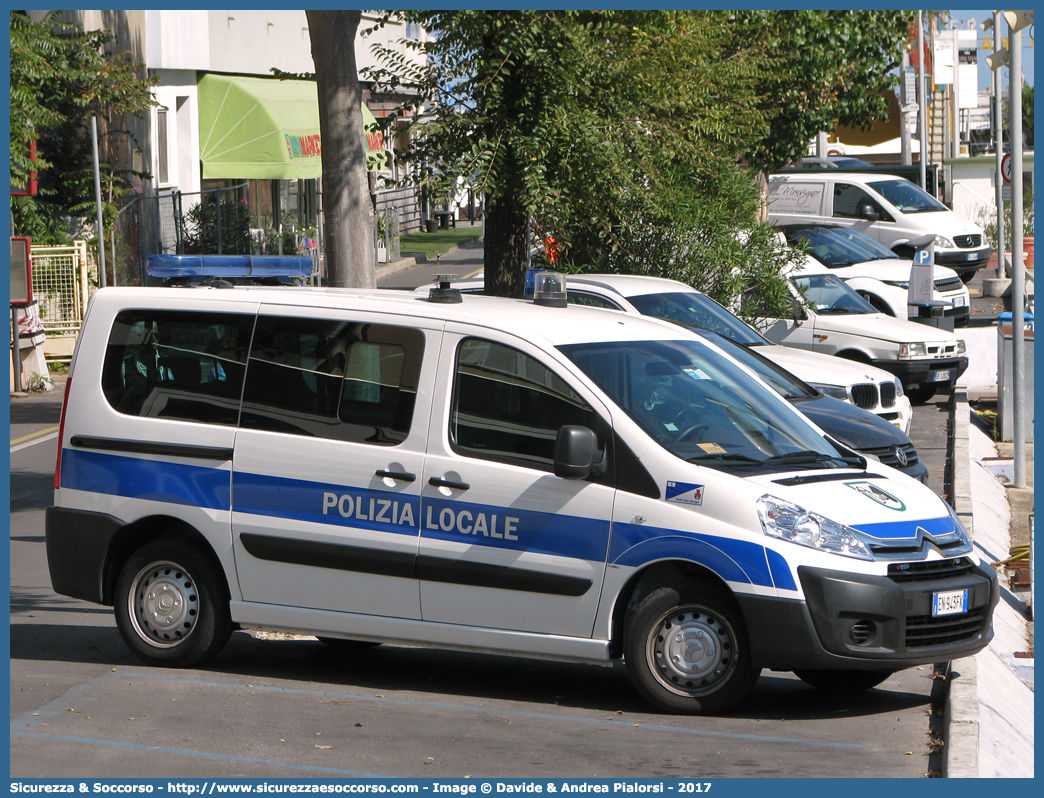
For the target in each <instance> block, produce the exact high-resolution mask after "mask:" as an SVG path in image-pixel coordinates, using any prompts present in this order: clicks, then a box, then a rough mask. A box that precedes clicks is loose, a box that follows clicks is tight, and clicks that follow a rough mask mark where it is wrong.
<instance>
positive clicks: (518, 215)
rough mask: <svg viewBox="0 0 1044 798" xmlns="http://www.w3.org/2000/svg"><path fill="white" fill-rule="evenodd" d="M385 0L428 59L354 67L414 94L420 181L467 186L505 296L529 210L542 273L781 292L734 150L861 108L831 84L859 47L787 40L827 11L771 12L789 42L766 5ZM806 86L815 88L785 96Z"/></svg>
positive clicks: (490, 280)
mask: <svg viewBox="0 0 1044 798" xmlns="http://www.w3.org/2000/svg"><path fill="white" fill-rule="evenodd" d="M402 13H403V14H404V15H405V16H406V17H407V18H408V19H411V20H414V21H417V22H419V23H421V24H422V25H423V26H424V27H425V28H426V29H427V30H428V31H429V32H430V33H431V34H432V35H433V40H432V41H430V42H427V43H426V44H424V45H417V46H418V47H422V48H423V49H425V50H426V54H427V56H428V66H427V67H426V68H419V69H418V68H414V67H411V65H410V62H409V61H408V59H406V58H404V57H403V56H402V55H401V54H400V53H397V52H395V51H394V50H392V49H388V50H384V51H383V52H380V51H379V52H378V54H379V55H380V56H382V57H383V64H384V69H382V70H375V71H373V72H371V74H370V75H369V77H370V78H371V79H375V80H376V81H377V82H378V83H380V84H384V85H387V86H389V87H391V88H393V89H398V88H402V87H405V88H408V89H411V90H413V91H415V92H417V97H418V98H419V99H420V100H424V101H427V102H429V103H430V107H427V108H425V109H424V110H425V113H424V114H423V115H421V117H420V123H421V124H419V125H418V126H417V128H415V129H414V131H413V136H414V138H413V145H412V149H411V151H410V152H409V153H408V155H407V158H408V160H409V161H411V162H412V163H413V164H414V166H415V168H416V170H417V171H416V173H415V174H417V175H419V176H420V178H421V179H422V180H423V181H425V182H426V184H427V187H428V189H429V190H430V191H431V192H432V194H433V195H434V196H439V194H440V192H446V191H447V190H448V188H449V187H450V186H451V185H452V184H453V181H455V180H456V179H457V178H458V177H463V178H464V179H466V180H467V181H469V182H470V183H472V184H473V185H474V186H475V187H476V188H477V190H479V191H481V192H483V193H484V195H485V199H486V242H485V244H486V246H485V272H486V285H487V291H491V292H493V293H497V294H502V295H509V296H510V295H514V296H518V295H520V294H521V291H522V285H523V278H524V273H523V270H524V265H525V263H526V258H527V252H528V247H529V238H528V226H529V224H530V222H534V221H535V222H537V223H538V224H539V227H540V230H541V232H542V233H549V234H551V235H553V236H554V238H555V239H556V242H557V243H558V245H559V247H560V251H561V256H560V260H559V262H558V266H559V267H560V268H566V269H569V270H574V271H576V270H585V271H591V270H594V271H618V272H627V273H638V274H653V275H662V276H672V277H678V278H680V279H684V280H685V281H686V282H688V283H690V284H692V285H694V286H696V287H698V288H702V289H706V290H708V291H709V292H710V293H711V294H712V295H713V296H715V297H716V298H718V299H720V300H721V301H724V302H730V301H731V300H732V299H733V298H734V297H735V295H736V292H737V291H738V289H739V288H740V287H741V286H743V285H749V284H751V283H758V284H762V283H767V282H772V281H775V288H774V289H773V290H770V291H769V293H770V294H774V295H781V294H780V290H779V288H780V281H779V278H778V272H779V269H780V268H782V266H783V265H785V263H786V262H787V260H788V258H789V255H788V253H787V251H786V250H785V248H783V247H782V246H781V244H780V242H779V241H778V239H777V237H776V236H774V235H773V234H772V231H771V230H769V229H765V228H764V227H763V226H760V225H759V222H758V217H759V214H760V210H761V200H760V191H759V189H758V188H757V186H756V184H755V180H754V178H755V176H756V175H755V173H754V172H752V171H748V168H747V167H743V166H740V165H738V162H740V161H744V162H746V163H749V164H753V165H754V166H755V167H756V168H761V169H764V168H766V166H767V165H768V164H770V163H774V162H776V161H780V160H786V159H787V158H788V157H790V154H791V153H796V152H800V151H801V150H803V149H804V147H805V146H806V145H807V141H808V139H809V138H810V137H811V136H812V135H814V133H815V132H818V130H820V129H821V128H820V124H821V123H822V121H823V120H826V119H828V118H831V119H832V118H834V117H837V119H839V120H841V121H845V122H860V121H864V119H865V117H866V116H867V115H868V114H870V113H872V112H876V111H877V110H878V109H877V105H876V103H877V101H878V99H879V98H877V97H876V96H872V95H871V94H870V93H869V92H870V88H876V87H877V85H878V83H877V82H872V86H868V87H867V88H866V89H865V91H864V90H863V88H862V87H860V88H858V89H857V88H854V87H848V84H849V83H852V82H853V81H855V79H856V78H855V70H854V69H853V65H852V61H853V60H854V58H853V55H854V56H858V57H863V56H865V55H868V54H869V52H870V50H871V48H870V47H869V45H867V46H865V47H864V46H858V47H856V48H855V49H854V50H853V51H851V52H847V53H841V54H837V55H834V54H829V55H828V54H826V53H824V52H820V53H819V55H818V56H815V57H814V56H813V55H812V54H807V55H806V56H800V55H796V54H794V53H792V52H791V50H792V49H793V48H795V47H799V46H803V45H805V44H808V43H809V41H810V38H813V39H815V36H819V34H820V32H821V29H823V28H824V27H825V26H826V24H827V23H826V21H820V20H816V19H811V20H803V19H802V18H801V16H800V15H801V14H816V13H819V12H795V13H794V14H792V15H791V16H790V17H787V18H785V19H782V17H781V24H782V25H783V26H784V28H785V29H787V30H789V31H791V33H792V34H793V36H794V37H795V40H794V41H786V40H785V38H784V37H783V36H782V34H780V33H778V32H777V30H776V27H777V26H775V20H774V19H773V18H772V15H774V14H776V15H783V14H784V12H721V11H713V12H712V11H615V12H591V11H572V12H570V11H555V12H548V11H497V12H489V11H430V12H402ZM846 19H847V18H846ZM851 22H852V24H853V25H854V24H855V21H854V20H852V21H851ZM846 30H847V28H846ZM904 31H905V29H904ZM813 33H814V34H815V36H812V34H813ZM846 35H847V34H846ZM839 41H840V40H839ZM875 41H878V40H877V39H875ZM813 43H814V44H815V46H816V47H817V48H818V50H821V51H822V50H826V49H827V43H826V41H825V40H823V41H820V40H819V39H815V41H814V42H813ZM835 46H836V45H835ZM895 57H896V58H898V49H896V56H895ZM876 63H877V62H873V63H871V65H870V66H871V67H873V66H875V65H876ZM786 70H790V71H791V72H793V73H794V74H788V73H787V72H786ZM838 71H841V72H843V74H835V72H838ZM798 73H800V74H798ZM787 80H790V82H791V84H793V88H788V84H787ZM806 84H807V85H809V86H814V87H815V89H816V92H817V93H816V94H815V96H811V97H808V98H806V100H804V101H803V103H804V104H803V105H802V104H800V103H798V102H797V101H796V100H793V99H791V98H790V97H789V95H790V93H796V94H801V93H802V92H803V93H805V94H808V93H809V89H808V88H807V86H806ZM840 88H847V90H848V93H847V94H843V93H842V94H839V90H840ZM826 104H829V105H830V108H829V109H826V108H824V105H826ZM798 108H801V109H804V110H806V111H808V110H811V111H812V112H815V118H814V120H813V122H812V124H811V126H810V128H809V130H810V131H811V132H808V131H806V130H805V129H804V128H802V127H801V125H800V124H799V123H798V122H797V121H795V120H793V119H791V118H790V116H791V115H793V114H795V113H797V109H798ZM413 110H416V108H415V109H413ZM409 118H411V119H413V118H417V117H415V116H413V115H411V116H410V117H409ZM831 126H832V125H831Z"/></svg>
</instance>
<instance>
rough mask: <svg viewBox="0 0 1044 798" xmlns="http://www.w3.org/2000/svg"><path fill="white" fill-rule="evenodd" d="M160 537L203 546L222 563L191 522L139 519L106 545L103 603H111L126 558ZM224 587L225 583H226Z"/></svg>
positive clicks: (215, 559) (149, 518) (109, 604)
mask: <svg viewBox="0 0 1044 798" xmlns="http://www.w3.org/2000/svg"><path fill="white" fill-rule="evenodd" d="M160 538H168V539H176V540H184V541H188V542H191V543H195V544H197V545H199V546H202V547H204V548H205V549H206V551H207V552H208V554H209V555H210V556H211V557H213V559H214V562H215V563H218V564H220V562H221V560H220V558H219V557H218V556H217V553H216V552H215V551H214V549H213V547H212V546H211V545H210V543H209V542H208V541H207V539H206V538H205V537H203V535H202V534H201V533H200V532H199V530H198V529H196V528H195V527H193V526H192V525H191V524H187V523H185V522H184V521H182V520H181V519H180V518H171V517H170V516H165V515H152V516H149V517H148V518H141V519H139V520H137V521H135V522H134V523H131V524H127V526H125V527H123V529H121V530H120V531H119V534H117V535H116V537H115V538H113V541H112V543H111V544H110V546H109V556H108V558H107V559H106V562H105V571H104V575H103V582H102V599H103V601H102V603H103V604H105V605H106V606H112V604H113V602H114V600H115V594H116V580H117V579H118V578H119V575H120V571H121V570H123V566H124V565H125V564H126V562H127V560H128V559H130V558H131V556H133V554H134V552H136V551H137V550H138V549H140V548H141V547H142V546H147V545H148V544H149V543H152V542H153V541H154V540H159V539H160ZM221 571H222V573H224V569H221ZM226 582H227V579H226ZM227 588H228V585H226V589H227Z"/></svg>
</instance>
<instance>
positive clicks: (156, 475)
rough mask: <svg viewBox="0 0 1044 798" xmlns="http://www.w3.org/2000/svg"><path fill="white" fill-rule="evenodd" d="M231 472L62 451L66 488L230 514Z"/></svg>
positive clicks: (63, 477)
mask: <svg viewBox="0 0 1044 798" xmlns="http://www.w3.org/2000/svg"><path fill="white" fill-rule="evenodd" d="M230 476H231V474H230V472H229V471H228V470H222V469H220V468H208V467H206V466H195V465H184V464H181V463H170V462H166V461H163V460H143V459H141V458H137V457H122V456H120V455H115V454H108V453H104V452H89V451H80V450H77V449H63V450H62V484H61V486H62V487H63V488H72V489H73V490H82V491H87V492H90V493H103V494H107V495H109V496H126V497H127V498H131V499H147V500H149V501H157V502H168V503H170V504H186V505H189V506H192V507H204V508H206V509H208V510H228V509H229V507H230V506H231V497H230V495H229V480H230Z"/></svg>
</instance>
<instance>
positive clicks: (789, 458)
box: [763, 449, 841, 465]
mask: <svg viewBox="0 0 1044 798" xmlns="http://www.w3.org/2000/svg"><path fill="white" fill-rule="evenodd" d="M840 459H841V458H840V457H832V456H830V455H829V454H823V453H822V452H814V451H812V450H811V449H803V450H801V451H799V452H787V453H786V454H777V455H775V456H773V457H770V458H768V459H767V460H764V461H763V462H764V463H765V464H766V465H767V464H770V463H830V462H833V461H834V460H840Z"/></svg>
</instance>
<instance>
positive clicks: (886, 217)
mask: <svg viewBox="0 0 1044 798" xmlns="http://www.w3.org/2000/svg"><path fill="white" fill-rule="evenodd" d="M867 204H869V205H872V206H873V207H874V209H875V210H876V211H877V213H878V214H879V215H880V217H881V221H884V222H894V221H895V220H894V219H893V218H892V216H891V214H889V213H888V211H886V210H885V209H884V208H882V207H881V203H880V202H878V201H877V200H875V199H874V198H873V197H871V196H870V195H869V194H867V193H866V192H865V191H864V190H863V189H861V188H860V187H859V186H853V185H851V184H850V183H835V184H834V217H835V218H840V219H862V218H864V217H863V214H862V213H860V212H859V209H860V208H861V207H862V206H863V205H867Z"/></svg>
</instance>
